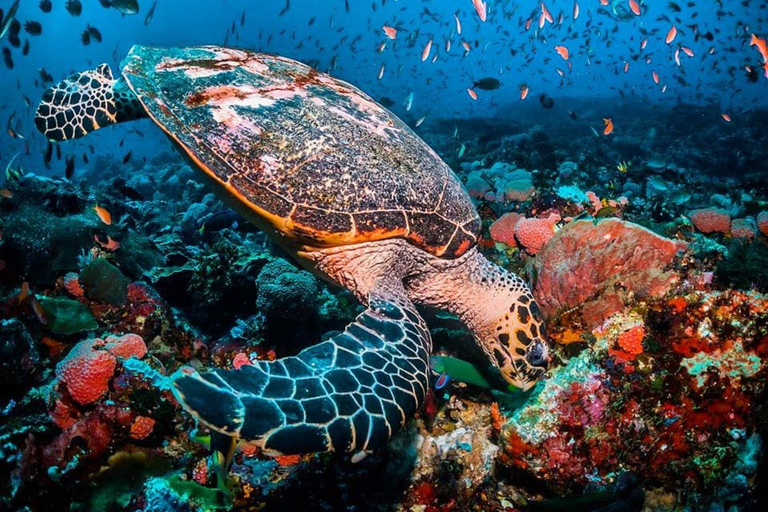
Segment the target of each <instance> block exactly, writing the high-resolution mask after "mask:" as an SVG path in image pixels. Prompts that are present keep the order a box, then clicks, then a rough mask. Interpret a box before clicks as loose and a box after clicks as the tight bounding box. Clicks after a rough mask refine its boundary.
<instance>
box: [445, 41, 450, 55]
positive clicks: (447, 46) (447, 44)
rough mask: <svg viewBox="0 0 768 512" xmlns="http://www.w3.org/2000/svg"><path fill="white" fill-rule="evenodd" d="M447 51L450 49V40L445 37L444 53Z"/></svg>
mask: <svg viewBox="0 0 768 512" xmlns="http://www.w3.org/2000/svg"><path fill="white" fill-rule="evenodd" d="M449 51H451V40H450V39H446V40H445V53H448V52H449Z"/></svg>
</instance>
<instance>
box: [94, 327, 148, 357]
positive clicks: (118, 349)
mask: <svg viewBox="0 0 768 512" xmlns="http://www.w3.org/2000/svg"><path fill="white" fill-rule="evenodd" d="M104 341H106V345H105V346H104V348H106V349H107V350H108V351H109V352H110V353H111V354H112V355H114V356H117V357H122V358H123V359H128V358H129V357H132V356H136V357H138V358H139V359H141V358H142V357H144V356H145V355H147V345H146V344H145V343H144V340H143V339H141V336H139V335H138V334H132V333H129V334H126V335H124V336H122V337H120V338H117V337H115V336H107V338H106V340H104Z"/></svg>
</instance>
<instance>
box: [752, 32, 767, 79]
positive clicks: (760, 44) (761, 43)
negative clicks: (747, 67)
mask: <svg viewBox="0 0 768 512" xmlns="http://www.w3.org/2000/svg"><path fill="white" fill-rule="evenodd" d="M749 46H757V51H759V52H760V55H762V57H763V71H764V72H765V78H768V43H766V41H765V39H763V38H762V37H757V36H756V35H755V34H752V37H751V38H750V39H749Z"/></svg>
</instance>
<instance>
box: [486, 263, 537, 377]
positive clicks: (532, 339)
mask: <svg viewBox="0 0 768 512" xmlns="http://www.w3.org/2000/svg"><path fill="white" fill-rule="evenodd" d="M518 279H519V278H518ZM508 299H509V301H508V302H506V304H508V305H507V306H505V311H504V314H503V315H501V317H500V318H498V320H497V321H496V322H494V325H492V326H491V329H489V330H487V331H486V333H488V334H486V336H483V339H480V340H478V341H480V344H481V345H482V346H483V349H484V350H485V351H486V353H488V354H489V355H490V359H491V362H492V363H493V364H494V365H495V366H497V367H498V368H499V371H500V372H501V376H502V377H503V378H504V380H506V381H507V382H508V383H509V384H511V385H513V386H515V387H516V388H520V389H522V390H523V391H526V390H528V389H530V388H532V387H533V386H534V385H535V384H536V383H537V382H538V381H539V380H540V379H541V378H542V377H543V376H544V373H545V372H546V371H547V366H548V364H549V349H548V346H547V342H546V336H547V335H546V328H545V327H544V321H543V319H542V317H541V313H540V311H539V307H538V305H537V304H536V301H535V300H534V299H533V297H532V296H531V294H530V292H529V291H528V289H527V287H526V288H525V291H523V292H522V293H521V294H519V295H516V296H515V295H513V296H512V297H508Z"/></svg>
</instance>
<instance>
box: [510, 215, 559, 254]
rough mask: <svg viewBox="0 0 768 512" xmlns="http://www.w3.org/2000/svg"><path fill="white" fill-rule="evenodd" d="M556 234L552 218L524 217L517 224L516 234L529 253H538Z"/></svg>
mask: <svg viewBox="0 0 768 512" xmlns="http://www.w3.org/2000/svg"><path fill="white" fill-rule="evenodd" d="M554 234H555V223H554V222H553V221H552V220H551V219H537V218H531V219H529V218H525V217H523V218H522V219H520V220H519V221H517V224H515V236H516V237H517V241H518V242H520V245H521V246H523V248H524V249H525V250H526V251H527V252H528V254H532V255H534V256H535V255H536V254H537V253H538V252H539V250H540V249H541V248H542V247H543V246H544V245H545V244H546V243H547V242H549V240H550V239H551V238H552V237H553V236H554Z"/></svg>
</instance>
